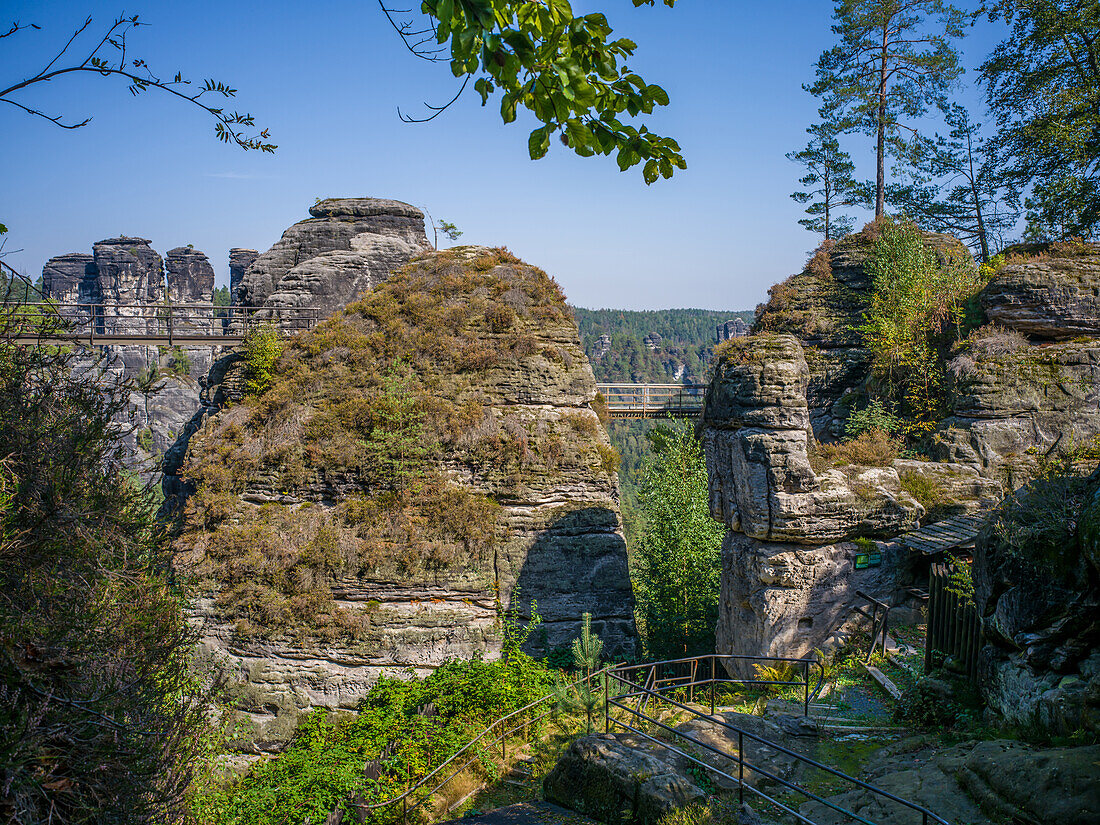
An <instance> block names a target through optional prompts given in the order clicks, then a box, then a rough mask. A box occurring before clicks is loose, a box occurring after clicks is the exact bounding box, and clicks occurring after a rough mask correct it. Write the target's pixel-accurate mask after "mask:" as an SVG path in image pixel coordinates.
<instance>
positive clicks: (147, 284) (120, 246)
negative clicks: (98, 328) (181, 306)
mask: <svg viewBox="0 0 1100 825" xmlns="http://www.w3.org/2000/svg"><path fill="white" fill-rule="evenodd" d="M92 255H93V257H94V259H95V268H96V279H97V281H98V282H99V294H100V298H101V301H102V303H103V323H104V326H105V328H107V329H109V330H110V331H111V332H120V333H127V334H142V333H145V332H147V331H149V329H150V328H149V323H148V321H149V311H148V310H145V309H140V308H138V307H139V305H142V304H146V305H147V304H156V303H160V302H161V301H163V300H164V261H163V260H162V259H161V257H160V255H158V254H157V253H156V251H155V250H153V248H152V247H150V246H149V241H147V240H146V239H145V238H129V237H126V236H123V237H119V238H107V239H106V240H102V241H99V242H98V243H96V244H94V245H93V246H92Z"/></svg>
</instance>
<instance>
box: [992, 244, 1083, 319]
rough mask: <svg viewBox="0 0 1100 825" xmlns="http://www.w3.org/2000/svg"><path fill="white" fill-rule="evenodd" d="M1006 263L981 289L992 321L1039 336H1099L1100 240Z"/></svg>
mask: <svg viewBox="0 0 1100 825" xmlns="http://www.w3.org/2000/svg"><path fill="white" fill-rule="evenodd" d="M1063 255H1064V257H1061V256H1059V257H1052V256H1051V255H1050V254H1049V253H1047V254H1044V255H1040V256H1039V257H1037V258H1035V259H1032V260H1025V261H1023V262H1020V263H1012V264H1009V265H1008V266H1006V267H1004V268H1003V269H1001V270H1000V271H999V272H998V273H997V274H996V275H994V276H993V278H992V279H991V280H990V282H989V284H987V285H986V287H985V289H983V290H982V293H981V295H980V300H981V305H982V309H984V310H985V313H986V315H987V316H988V317H989V319H990V320H991V321H993V322H994V323H997V324H1002V325H1004V326H1006V327H1010V328H1011V329H1015V330H1018V331H1020V332H1022V333H1024V334H1025V335H1028V336H1033V337H1036V338H1048V339H1051V338H1053V339H1067V338H1075V337H1077V336H1080V335H1087V336H1100V244H1081V245H1080V246H1078V247H1068V248H1067V250H1066V251H1065V252H1063Z"/></svg>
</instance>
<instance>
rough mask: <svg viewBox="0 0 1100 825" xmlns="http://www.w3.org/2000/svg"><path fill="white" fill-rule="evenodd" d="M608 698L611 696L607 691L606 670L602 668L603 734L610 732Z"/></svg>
mask: <svg viewBox="0 0 1100 825" xmlns="http://www.w3.org/2000/svg"><path fill="white" fill-rule="evenodd" d="M610 697H611V694H610V693H609V692H608V690H607V669H606V668H604V672H603V732H604V733H610V732H611V721H610V720H611V712H610V709H609V708H608V706H607V703H608V699H610Z"/></svg>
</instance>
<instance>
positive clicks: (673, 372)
mask: <svg viewBox="0 0 1100 825" xmlns="http://www.w3.org/2000/svg"><path fill="white" fill-rule="evenodd" d="M573 314H574V316H576V319H577V327H578V328H579V329H580V333H581V346H583V347H584V351H585V353H586V354H587V355H588V360H590V361H591V362H592V370H593V371H594V372H595V374H596V380H597V381H623V382H638V383H654V384H664V383H679V382H681V381H682V382H684V383H691V382H698V381H702V380H703V379H704V376H705V374H706V368H707V363H708V361H709V360H710V355H711V353H712V352H713V351H714V344H715V327H716V326H717V325H718V324H722V323H725V322H726V321H730V320H732V319H734V318H741V319H742V320H743V321H744V322H745V323H747V324H751V323H752V320H753V311H752V310H739V311H728V312H727V311H719V310H711V309H659V310H647V311H640V312H639V311H630V310H623V309H581V308H579V307H573ZM601 336H608V337H609V338H610V339H611V340H610V344H608V342H607V341H606V339H604V340H603V341H601ZM647 339H648V341H647Z"/></svg>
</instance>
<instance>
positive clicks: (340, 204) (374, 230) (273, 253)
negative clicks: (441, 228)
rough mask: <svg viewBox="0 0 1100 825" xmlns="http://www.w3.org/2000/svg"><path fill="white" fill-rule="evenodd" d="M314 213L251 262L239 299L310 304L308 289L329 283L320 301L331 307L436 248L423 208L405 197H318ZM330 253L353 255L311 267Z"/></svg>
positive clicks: (244, 302) (243, 302) (240, 301)
mask: <svg viewBox="0 0 1100 825" xmlns="http://www.w3.org/2000/svg"><path fill="white" fill-rule="evenodd" d="M310 215H312V216H313V217H311V218H308V219H306V220H304V221H300V222H298V223H296V224H294V225H293V226H292V227H290V228H289V229H287V230H286V231H285V232H284V233H283V236H282V238H280V239H279V241H277V242H276V243H275V245H274V246H273V247H271V249H269V250H268V251H267V252H265V253H263V254H262V255H260V256H259V257H258V258H256V259H255V261H253V262H252V264H251V265H250V266H249V267H248V269H247V270H246V271H245V273H244V276H243V277H242V278H241V280H240V282H239V283H238V285H237V288H236V290H235V291H234V295H233V298H234V303H235V304H238V305H240V306H264V305H266V304H268V303H269V302H270V303H271V304H272V305H276V306H301V305H303V304H307V303H309V299H308V293H307V290H308V289H309V288H311V287H315V286H317V285H318V284H319V283H321V282H324V287H323V289H322V290H321V292H322V293H323V297H322V299H321V301H320V302H319V305H320V307H321V308H322V309H327V310H329V311H331V310H332V309H335V308H336V306H339V305H342V304H346V303H348V302H349V301H351V300H353V299H354V298H355V297H356V296H357V295H358V294H359V293H360V292H362V291H363V290H364V289H369V288H370V286H372V285H373V283H374V282H376V281H377V279H379V278H384V277H385V276H386V275H387V274H388V273H389V272H390V271H392V270H393V269H394V268H395V267H396V266H399V265H400V264H403V263H405V262H407V261H409V260H411V259H412V258H413V257H415V256H416V255H418V254H421V253H423V252H426V251H428V250H429V249H430V248H431V246H430V244H429V243H428V239H427V237H426V236H425V234H424V215H423V213H422V212H421V211H420V210H419V209H417V208H416V207H414V206H410V205H409V204H407V203H401V202H400V201H394V200H385V199H381V198H333V199H328V200H323V201H319V202H318V203H317V204H316V205H315V206H313V207H312V208H311V209H310ZM331 252H344V253H353V254H350V255H346V256H343V257H342V258H338V259H334V258H329V259H326V260H324V261H321V262H318V264H317V265H316V266H313V267H310V266H308V264H309V262H310V259H312V258H316V257H318V256H320V255H323V254H324V253H331ZM297 267H304V268H301V269H298V271H297V272H296V273H295V275H294V276H293V277H292V278H291V279H290V280H289V281H288V282H287V284H286V285H285V288H284V287H283V286H282V281H283V279H284V277H285V276H287V275H288V273H290V272H291V270H294V269H295V268H297ZM276 293H278V295H277V297H274V298H273V296H276ZM269 299H272V300H271V301H269Z"/></svg>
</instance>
